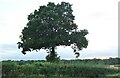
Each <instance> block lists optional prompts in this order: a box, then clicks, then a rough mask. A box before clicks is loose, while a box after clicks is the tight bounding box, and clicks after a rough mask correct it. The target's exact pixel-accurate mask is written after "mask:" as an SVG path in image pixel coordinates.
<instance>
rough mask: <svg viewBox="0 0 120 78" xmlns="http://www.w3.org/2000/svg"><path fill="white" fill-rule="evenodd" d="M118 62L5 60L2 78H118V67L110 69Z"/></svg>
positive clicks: (119, 72) (109, 60)
mask: <svg viewBox="0 0 120 78" xmlns="http://www.w3.org/2000/svg"><path fill="white" fill-rule="evenodd" d="M118 60H120V59H119V58H112V59H106V60H101V59H92V60H89V59H87V60H61V61H59V62H54V63H51V62H46V61H44V60H28V61H23V60H21V61H11V60H7V61H3V62H2V78H119V76H120V70H119V67H118V68H114V67H110V65H115V64H117V65H118V64H119V62H118Z"/></svg>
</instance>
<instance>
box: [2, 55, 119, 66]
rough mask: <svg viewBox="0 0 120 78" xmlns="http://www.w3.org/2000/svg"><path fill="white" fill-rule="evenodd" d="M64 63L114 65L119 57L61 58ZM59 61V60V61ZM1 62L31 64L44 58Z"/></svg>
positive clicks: (117, 62)
mask: <svg viewBox="0 0 120 78" xmlns="http://www.w3.org/2000/svg"><path fill="white" fill-rule="evenodd" d="M61 61H62V62H64V63H76V62H82V63H93V64H109V65H116V64H120V58H118V57H116V58H111V57H110V58H109V59H97V58H94V59H75V60H64V59H62V60H61ZM61 61H60V62H61ZM2 62H16V63H17V64H19V65H22V64H25V63H26V64H32V63H34V62H46V60H19V61H15V60H5V61H2Z"/></svg>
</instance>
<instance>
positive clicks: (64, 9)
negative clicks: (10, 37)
mask: <svg viewBox="0 0 120 78" xmlns="http://www.w3.org/2000/svg"><path fill="white" fill-rule="evenodd" d="M71 6H72V5H71V4H69V3H66V2H61V4H59V3H58V4H54V3H52V2H49V3H48V4H47V5H46V6H45V5H44V6H40V8H39V9H38V10H35V11H34V12H33V13H31V14H30V15H28V18H27V19H28V23H27V24H26V27H24V29H23V30H22V35H20V39H21V42H18V43H17V44H18V48H22V53H23V54H26V52H27V51H33V50H36V51H37V50H40V49H45V50H46V51H47V52H48V53H49V54H48V55H47V56H46V59H47V60H48V61H55V60H57V59H59V57H57V53H56V51H55V48H56V47H57V46H63V45H64V46H72V49H73V50H74V52H75V53H76V50H82V49H83V48H87V46H88V40H87V39H86V37H85V36H86V35H87V34H88V31H87V30H86V29H84V30H78V26H77V25H76V24H75V23H74V16H73V14H72V12H73V10H72V7H71ZM76 54H78V53H76Z"/></svg>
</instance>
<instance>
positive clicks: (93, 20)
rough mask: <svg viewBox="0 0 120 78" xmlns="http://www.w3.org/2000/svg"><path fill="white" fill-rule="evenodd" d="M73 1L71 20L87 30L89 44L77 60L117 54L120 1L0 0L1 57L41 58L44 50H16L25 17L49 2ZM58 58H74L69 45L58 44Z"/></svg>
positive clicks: (70, 1) (4, 58)
mask: <svg viewBox="0 0 120 78" xmlns="http://www.w3.org/2000/svg"><path fill="white" fill-rule="evenodd" d="M62 1H65V2H69V3H70V4H73V6H72V9H73V15H74V16H75V20H74V22H75V23H76V24H77V25H78V27H79V29H87V30H88V32H89V34H88V35H87V36H86V38H87V39H88V40H89V44H88V47H87V48H86V49H83V50H81V51H79V52H80V57H79V59H88V58H108V57H117V56H118V2H119V0H0V10H1V12H0V36H1V38H0V60H43V59H45V56H46V55H47V53H46V51H45V50H43V49H42V50H40V51H39V52H35V51H33V52H27V54H26V55H23V54H22V53H21V49H18V47H17V42H19V41H20V39H19V35H21V31H22V29H23V28H24V27H25V26H26V23H27V22H28V20H27V16H28V15H29V14H30V13H32V12H34V10H35V9H38V8H39V6H42V5H46V4H47V3H48V2H54V3H55V4H57V3H61V2H62ZM56 51H57V53H58V55H59V56H60V57H61V59H76V58H75V55H74V53H73V50H72V49H71V47H63V46H60V47H57V49H56Z"/></svg>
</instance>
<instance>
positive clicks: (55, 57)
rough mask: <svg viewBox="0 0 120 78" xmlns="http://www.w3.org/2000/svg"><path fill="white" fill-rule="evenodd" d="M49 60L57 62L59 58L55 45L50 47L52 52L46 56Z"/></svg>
mask: <svg viewBox="0 0 120 78" xmlns="http://www.w3.org/2000/svg"><path fill="white" fill-rule="evenodd" d="M46 59H47V61H50V62H55V61H58V60H59V57H57V54H56V52H55V47H52V48H50V54H48V55H47V56H46Z"/></svg>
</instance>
